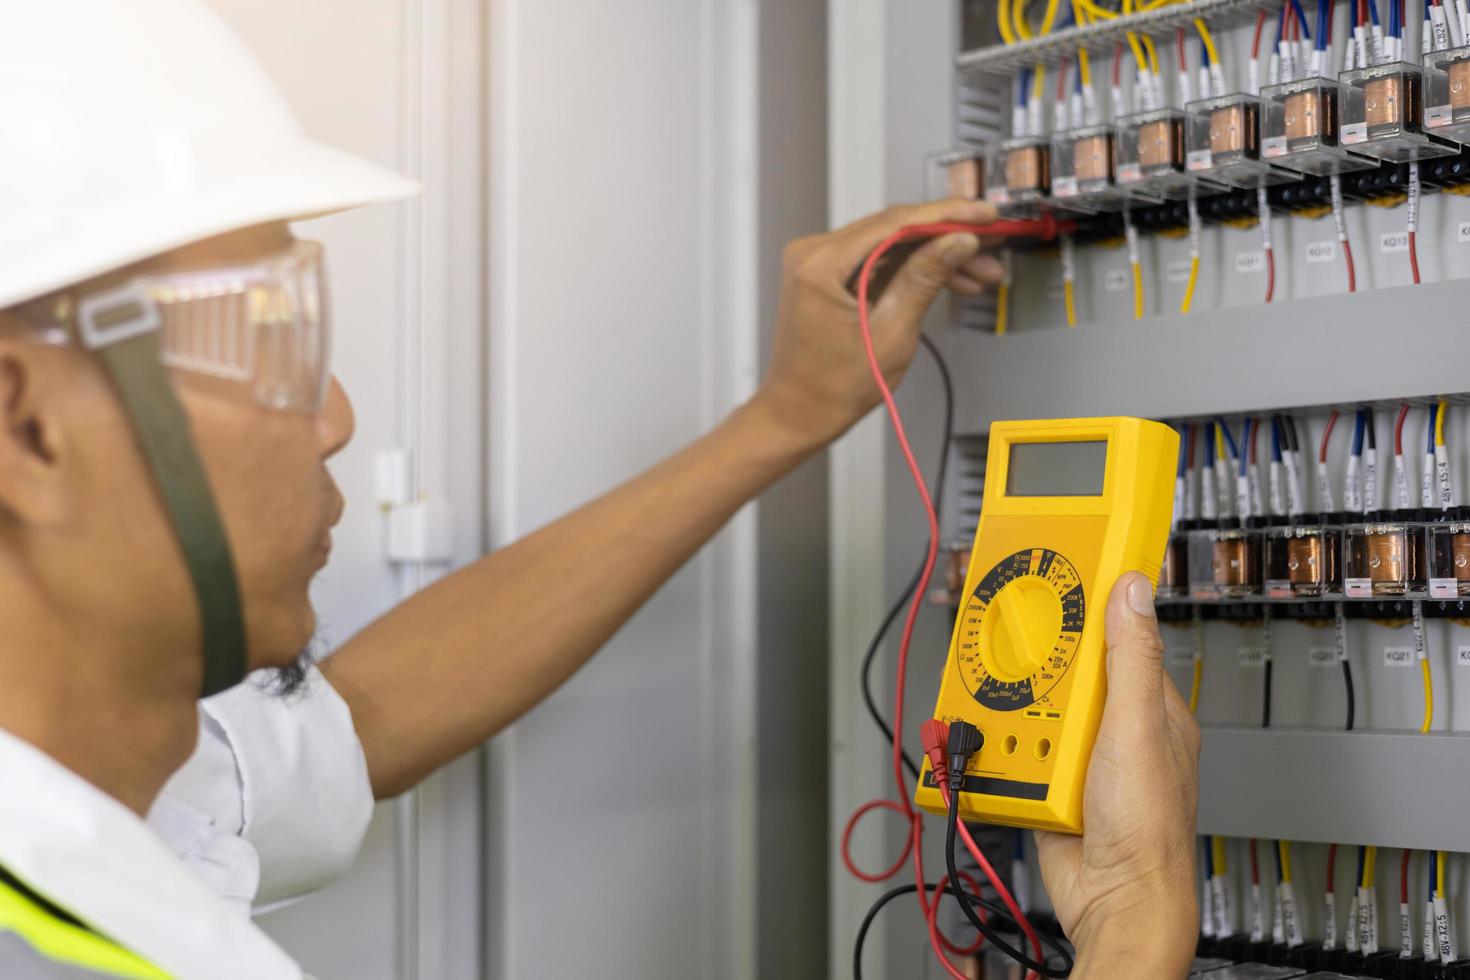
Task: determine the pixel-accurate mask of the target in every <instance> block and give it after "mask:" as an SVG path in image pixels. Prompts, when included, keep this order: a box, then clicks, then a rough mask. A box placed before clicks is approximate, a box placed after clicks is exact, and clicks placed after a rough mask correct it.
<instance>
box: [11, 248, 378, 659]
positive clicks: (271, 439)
mask: <svg viewBox="0 0 1470 980" xmlns="http://www.w3.org/2000/svg"><path fill="white" fill-rule="evenodd" d="M290 243H291V237H290V234H289V232H288V231H287V229H286V228H285V226H284V225H276V226H269V227H265V228H259V229H252V230H249V231H246V232H240V233H236V234H232V235H228V236H224V237H222V238H219V239H215V240H212V241H210V242H206V243H203V244H200V245H195V246H190V247H188V248H185V249H181V250H179V251H177V252H174V253H170V254H168V255H166V256H162V257H160V258H158V259H156V260H153V261H150V262H148V263H146V264H145V265H144V266H143V267H142V268H143V269H146V270H148V271H159V272H167V271H174V270H179V269H184V268H189V267H197V266H200V265H207V264H211V263H219V264H232V263H237V262H243V261H250V260H252V259H255V258H260V257H264V256H268V255H272V254H276V253H278V252H280V251H281V250H282V249H283V248H285V247H286V246H288V245H289V244H290ZM31 346H32V348H33V349H31V350H28V351H26V352H24V355H23V356H21V355H16V359H13V360H12V361H11V362H10V363H11V367H10V368H8V369H7V368H6V367H5V365H6V363H7V362H6V358H5V352H6V348H5V346H4V345H3V343H0V398H9V399H10V404H9V405H8V406H0V407H3V408H5V410H6V411H7V412H8V413H9V418H8V424H9V425H10V426H11V427H12V430H14V428H15V427H16V426H18V425H22V426H25V425H29V426H31V431H30V434H29V435H28V436H27V437H26V438H25V439H21V440H19V442H17V440H16V439H15V438H14V437H13V436H12V437H11V438H8V439H7V440H6V445H5V447H4V449H3V450H0V549H3V548H5V547H6V546H7V541H8V538H10V537H14V538H15V541H14V544H13V547H15V548H16V549H17V550H19V551H20V552H22V553H24V554H27V555H29V556H30V557H31V558H32V559H33V560H34V563H35V565H36V569H37V576H36V578H37V581H38V583H39V584H40V585H41V590H42V591H43V592H44V593H46V594H47V597H48V598H52V599H54V601H53V602H51V603H49V605H51V606H53V607H59V608H57V614H58V615H61V616H66V617H70V618H73V619H74V620H75V621H76V622H78V623H81V624H85V625H84V626H83V627H82V629H84V630H85V629H88V628H96V629H98V630H106V631H107V634H108V636H109V637H110V638H111V639H112V640H114V641H115V640H117V639H119V638H124V639H126V640H127V641H128V642H130V643H138V644H145V645H153V644H161V645H164V646H165V648H166V649H177V650H180V651H186V652H187V654H188V656H187V657H184V656H177V657H171V658H170V663H171V665H172V664H177V665H178V667H179V668H180V669H187V670H190V671H198V670H199V669H200V667H199V658H198V651H199V621H198V615H197V611H196V606H195V600H194V593H193V589H192V586H191V584H190V582H189V579H188V576H187V573H186V571H185V568H184V565H183V560H182V554H181V552H180V550H179V548H178V545H177V543H176V539H175V537H174V533H173V531H172V528H171V525H170V524H169V522H168V520H167V518H166V516H165V512H164V509H163V505H162V502H161V500H160V498H159V495H158V492H157V490H156V488H155V486H154V483H153V478H152V476H151V474H150V472H149V470H148V469H147V467H146V465H145V464H144V462H143V460H142V458H141V457H140V454H139V450H138V447H137V444H136V442H135V440H134V439H133V436H132V432H131V428H130V424H129V421H128V419H127V416H126V415H125V414H124V412H123V410H122V408H121V406H120V404H119V403H118V400H117V396H116V393H115V391H114V390H113V388H112V386H111V384H110V383H109V381H108V380H107V378H106V376H105V375H104V374H103V373H102V371H101V369H100V367H99V366H98V365H97V363H96V361H95V359H94V358H93V357H92V356H91V355H89V354H87V353H85V352H81V351H78V350H75V349H69V348H67V349H57V348H51V349H47V348H44V347H39V346H38V345H31ZM9 349H10V351H11V353H12V354H13V355H14V354H15V352H16V351H17V350H19V348H15V347H12V348H9ZM17 371H19V372H20V373H21V374H23V375H26V376H25V377H22V378H20V379H17V378H15V377H14V375H15V374H16V372H17ZM7 374H8V375H10V376H11V377H10V378H9V383H8V384H7ZM173 378H174V381H175V386H176V389H177V390H178V392H179V394H180V397H181V400H182V402H183V405H184V408H185V411H186V413H187V415H188V417H189V420H190V426H191V431H192V435H193V438H194V442H195V445H196V446H197V448H198V450H199V453H200V456H201V457H202V459H203V462H204V467H205V470H206V472H207V473H208V476H209V481H210V484H211V487H212V488H213V491H214V497H215V501H216V504H217V506H218V508H219V511H220V514H221V517H222V519H223V521H224V524H225V528H226V531H227V533H228V535H229V540H230V545H231V548H232V551H233V555H234V561H235V567H236V571H237V574H238V577H239V582H240V589H241V592H242V595H243V600H244V612H245V621H246V632H247V637H248V641H249V663H250V666H251V668H252V669H255V668H262V667H282V666H286V665H289V664H291V663H292V662H293V661H294V660H295V659H296V657H297V655H298V654H299V653H300V652H301V650H302V648H303V647H304V646H306V645H307V644H308V643H309V642H310V640H311V638H312V635H313V634H314V632H315V630H316V617H315V613H314V612H313V610H312V607H311V602H310V596H309V589H310V585H311V581H312V579H313V577H314V576H315V575H316V573H317V572H318V571H320V570H321V568H322V566H323V565H324V564H325V563H326V561H327V557H328V554H329V552H330V549H331V537H330V533H331V528H332V526H333V525H334V524H336V522H337V520H338V519H339V518H340V517H341V513H342V506H343V502H342V496H341V494H340V492H339V491H338V489H337V487H336V485H335V483H334V482H333V480H332V478H331V476H330V475H329V474H328V473H327V469H326V465H325V464H326V460H327V459H328V458H329V457H330V456H331V455H332V454H334V453H336V452H337V451H338V450H340V449H341V448H342V447H343V446H344V445H345V444H346V443H347V441H348V440H349V439H350V438H351V435H352V431H353V418H352V409H351V406H350V404H349V403H348V401H347V398H346V395H345V394H344V393H343V391H342V389H341V388H340V387H339V386H338V385H337V384H336V383H335V381H334V382H333V383H332V385H331V389H330V394H329V396H328V398H327V402H326V405H325V407H324V409H323V410H322V411H321V412H320V413H319V414H314V415H310V414H306V413H303V412H298V411H290V410H278V409H271V408H266V407H264V406H262V405H260V404H258V403H257V402H255V401H253V400H251V399H249V398H245V397H241V394H240V392H239V391H232V390H229V389H226V388H221V387H220V386H218V385H216V384H212V383H211V381H210V379H208V378H205V377H202V376H200V375H197V374H194V373H191V372H189V371H182V370H181V371H175V372H173ZM30 416H34V419H33V421H32V422H29V423H28V422H25V419H26V418H27V417H30ZM27 442H29V443H31V444H32V445H31V447H30V448H31V449H32V450H33V452H34V455H35V459H34V460H32V461H31V462H33V463H35V464H36V465H35V466H31V467H29V468H27V467H19V469H20V470H21V471H23V473H30V472H32V471H33V470H34V471H35V472H36V474H38V476H37V478H38V479H39V478H40V474H42V471H44V470H46V468H47V467H49V471H48V472H45V473H44V478H45V479H46V480H52V481H54V487H53V488H52V489H53V490H54V493H53V494H52V496H51V498H49V499H50V500H51V501H52V502H51V503H50V504H49V505H48V504H47V503H46V502H45V499H46V498H43V497H38V499H37V500H36V501H34V502H28V501H29V500H30V498H29V497H27V494H26V491H25V484H24V481H23V480H22V481H21V482H20V484H19V486H20V489H19V490H16V489H15V487H14V486H13V485H14V484H16V480H15V479H10V480H7V478H6V473H5V468H6V466H7V459H6V454H9V455H10V456H12V457H13V456H16V455H18V454H21V455H23V454H24V451H25V449H26V448H27V447H26V443H27ZM10 462H11V465H12V466H14V465H16V464H15V461H14V460H13V459H12V460H11V461H10ZM12 476H13V474H12ZM8 485H11V486H9V489H8ZM7 492H9V493H11V494H12V495H13V498H14V499H13V501H12V506H11V507H10V508H9V509H10V511H11V512H12V513H11V514H7V513H6V511H7V501H6V494H7ZM32 496H37V495H34V494H33V495H32ZM4 557H5V556H4V554H3V552H0V558H4ZM186 660H187V666H186V665H185V661H186Z"/></svg>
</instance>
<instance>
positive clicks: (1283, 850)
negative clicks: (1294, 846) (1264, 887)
mask: <svg viewBox="0 0 1470 980" xmlns="http://www.w3.org/2000/svg"><path fill="white" fill-rule="evenodd" d="M1276 852H1277V853H1278V854H1280V855H1281V880H1282V881H1283V882H1285V883H1287V884H1290V883H1291V841H1285V840H1279V841H1277V842H1276Z"/></svg>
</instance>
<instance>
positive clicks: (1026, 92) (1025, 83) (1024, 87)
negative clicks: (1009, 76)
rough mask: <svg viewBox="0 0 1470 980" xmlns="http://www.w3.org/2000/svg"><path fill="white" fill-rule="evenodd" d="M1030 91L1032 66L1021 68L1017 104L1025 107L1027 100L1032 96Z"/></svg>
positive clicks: (1017, 88)
mask: <svg viewBox="0 0 1470 980" xmlns="http://www.w3.org/2000/svg"><path fill="white" fill-rule="evenodd" d="M1030 92H1031V69H1030V68H1022V69H1021V78H1020V84H1019V85H1017V86H1016V105H1018V106H1020V107H1021V108H1023V109H1024V108H1025V107H1026V100H1027V99H1028V98H1029V97H1030Z"/></svg>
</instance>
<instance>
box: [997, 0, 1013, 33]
mask: <svg viewBox="0 0 1470 980" xmlns="http://www.w3.org/2000/svg"><path fill="white" fill-rule="evenodd" d="M995 22H996V24H997V25H999V27H1000V39H1001V40H1002V41H1004V42H1005V43H1006V44H1015V43H1016V32H1015V31H1014V30H1012V29H1011V0H998V2H997V3H996V5H995Z"/></svg>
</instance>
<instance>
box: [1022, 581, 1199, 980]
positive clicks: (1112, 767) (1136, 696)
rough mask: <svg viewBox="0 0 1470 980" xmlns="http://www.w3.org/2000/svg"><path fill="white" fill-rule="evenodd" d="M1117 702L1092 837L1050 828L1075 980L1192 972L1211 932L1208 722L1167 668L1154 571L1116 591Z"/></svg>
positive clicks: (1110, 703)
mask: <svg viewBox="0 0 1470 980" xmlns="http://www.w3.org/2000/svg"><path fill="white" fill-rule="evenodd" d="M1107 643H1108V700H1107V706H1106V707H1105V708H1104V709H1103V720H1102V726H1101V728H1099V730H1098V733H1097V742H1096V744H1095V746H1094V748H1093V750H1092V762H1091V763H1090V764H1089V766H1088V770H1087V787H1086V790H1085V793H1086V795H1085V798H1084V801H1083V817H1082V822H1083V827H1084V828H1085V831H1084V833H1083V835H1082V836H1081V837H1073V836H1071V835H1068V834H1051V833H1038V834H1037V835H1036V842H1037V846H1038V848H1039V850H1040V852H1041V874H1042V878H1043V879H1044V880H1045V882H1046V890H1047V894H1048V895H1049V896H1050V897H1051V900H1052V903H1053V905H1054V907H1055V909H1056V914H1057V919H1058V921H1060V922H1061V924H1062V928H1063V929H1064V930H1066V933H1067V937H1068V938H1069V939H1071V940H1072V942H1073V943H1075V944H1076V946H1077V965H1076V968H1075V969H1074V970H1073V971H1072V978H1073V980H1116V978H1123V977H1130V978H1131V977H1137V978H1140V980H1144V978H1148V980H1153V978H1156V977H1157V978H1170V980H1172V978H1176V977H1184V976H1186V975H1187V974H1188V973H1189V964H1190V961H1191V960H1192V958H1193V956H1194V946H1195V937H1196V935H1197V933H1198V931H1199V910H1198V907H1197V903H1196V899H1195V892H1194V849H1195V837H1194V823H1195V809H1196V804H1197V802H1198V797H1199V726H1198V725H1196V724H1195V721H1194V717H1193V716H1192V715H1190V713H1189V708H1188V706H1186V705H1185V703H1184V699H1183V698H1182V697H1180V696H1179V691H1178V690H1177V689H1176V688H1175V687H1174V685H1173V684H1172V683H1171V682H1170V681H1169V678H1168V676H1167V675H1166V674H1165V673H1164V644H1163V640H1162V639H1160V637H1159V624H1158V620H1157V618H1156V617H1155V615H1154V601H1153V591H1152V589H1151V588H1150V587H1149V583H1148V579H1146V578H1144V577H1143V576H1142V575H1140V574H1138V573H1137V572H1129V573H1128V574H1127V575H1124V576H1123V577H1122V578H1120V579H1119V580H1118V584H1117V585H1116V586H1115V587H1114V588H1113V594H1112V596H1111V598H1110V599H1109V600H1108V611H1107Z"/></svg>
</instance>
